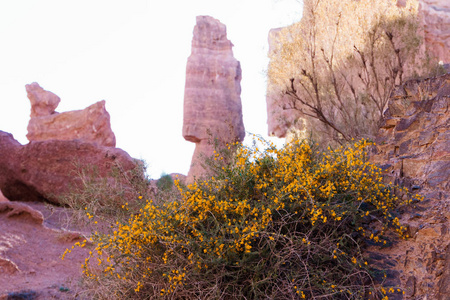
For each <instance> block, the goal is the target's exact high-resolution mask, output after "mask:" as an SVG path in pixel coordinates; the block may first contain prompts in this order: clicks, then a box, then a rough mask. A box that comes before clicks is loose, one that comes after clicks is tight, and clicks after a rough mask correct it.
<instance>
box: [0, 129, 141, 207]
mask: <svg viewBox="0 0 450 300" xmlns="http://www.w3.org/2000/svg"><path fill="white" fill-rule="evenodd" d="M0 153H2V155H1V156H0V190H1V191H2V192H3V194H4V195H5V197H6V198H8V199H9V200H11V201H15V200H22V201H43V200H46V201H49V202H53V203H58V199H59V197H60V196H61V195H63V194H64V193H67V192H69V191H70V189H71V188H74V187H76V186H77V185H79V184H80V183H81V182H80V179H79V176H78V173H77V172H79V171H80V170H85V171H86V170H88V171H92V172H94V171H95V175H96V176H98V177H99V178H108V177H109V176H110V175H111V172H112V171H113V170H114V168H116V167H118V168H120V170H121V171H122V172H129V171H131V170H133V169H135V168H136V167H137V164H136V162H135V160H134V159H133V158H132V157H131V156H129V155H128V154H127V153H126V152H125V151H123V150H121V149H118V148H113V147H105V146H101V145H98V144H96V143H88V142H84V141H82V140H71V141H62V140H48V141H34V142H30V143H29V144H27V145H21V144H20V143H19V142H17V141H16V140H15V139H14V138H13V136H12V135H11V134H9V133H6V132H3V131H0Z"/></svg>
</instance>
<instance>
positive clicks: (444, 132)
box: [369, 74, 450, 299]
mask: <svg viewBox="0 0 450 300" xmlns="http://www.w3.org/2000/svg"><path fill="white" fill-rule="evenodd" d="M449 106H450V74H446V75H444V76H439V77H436V78H428V79H425V80H410V81H407V82H405V84H403V85H401V86H398V87H397V88H396V89H395V90H394V92H393V93H392V95H391V99H390V100H389V103H388V109H387V110H386V112H385V114H384V123H383V125H382V127H381V128H380V130H379V133H378V136H377V138H376V140H375V142H376V147H374V149H373V151H372V155H371V161H372V162H374V163H377V164H378V165H379V166H381V168H382V169H383V171H384V176H385V180H386V181H387V182H395V183H398V184H400V185H402V186H405V187H407V188H409V190H412V192H413V193H415V192H418V193H420V194H421V195H423V196H424V199H425V201H423V202H420V203H417V206H416V205H411V206H410V207H409V208H407V209H406V210H405V212H404V213H402V214H401V215H400V216H399V218H400V222H401V223H402V226H405V227H406V228H408V234H409V236H410V237H411V238H410V239H407V240H401V241H399V242H398V243H395V244H394V245H393V246H392V247H387V248H385V249H382V250H381V249H380V248H379V247H376V248H377V249H369V250H370V251H374V252H376V253H377V255H378V256H380V257H381V256H384V255H388V256H390V257H391V258H392V259H391V261H390V262H389V267H386V269H389V270H391V271H393V274H395V273H396V274H399V275H400V276H399V281H400V282H399V284H398V286H402V287H406V288H407V289H406V290H407V292H408V293H407V296H408V299H413V298H415V299H448V295H449V293H450V268H449V266H450V247H449V241H450V231H448V230H447V228H448V224H449V221H448V220H449V219H450V122H449V121H450V111H449V109H448V108H449ZM443 228H445V230H443ZM436 253H440V254H441V255H440V257H439V258H437V257H436V255H435V254H436ZM380 254H381V255H380ZM424 261H425V262H427V263H426V264H423V263H422V262H424ZM394 262H395V265H394ZM377 264H378V266H380V267H381V268H384V267H385V266H383V265H382V264H379V262H377ZM430 266H433V269H432V270H431V269H430ZM411 282H413V283H415V287H414V286H413V285H412V284H411ZM408 290H409V291H408ZM413 296H414V297H413Z"/></svg>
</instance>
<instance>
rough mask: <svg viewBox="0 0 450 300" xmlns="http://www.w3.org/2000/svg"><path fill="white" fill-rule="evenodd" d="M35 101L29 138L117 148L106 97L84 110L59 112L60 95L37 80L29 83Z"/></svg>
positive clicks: (30, 92) (32, 103)
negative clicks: (90, 143) (106, 106)
mask: <svg viewBox="0 0 450 300" xmlns="http://www.w3.org/2000/svg"><path fill="white" fill-rule="evenodd" d="M25 87H26V90H27V95H28V99H29V100H30V103H31V115H30V121H29V123H28V134H27V138H28V140H29V141H46V140H74V139H79V140H83V141H86V142H92V143H98V144H99V145H102V146H108V147H115V145H116V138H115V135H114V133H113V131H112V130H111V123H110V116H109V113H108V112H107V111H106V108H105V100H102V101H99V102H97V103H95V104H92V105H91V106H89V107H87V108H85V109H83V110H75V111H69V112H63V113H58V112H56V111H55V109H56V107H57V106H58V104H59V102H60V98H59V97H58V96H56V95H55V94H53V93H52V92H49V91H46V90H44V89H43V88H41V87H40V86H39V84H37V83H36V82H34V83H32V84H28V85H26V86H25Z"/></svg>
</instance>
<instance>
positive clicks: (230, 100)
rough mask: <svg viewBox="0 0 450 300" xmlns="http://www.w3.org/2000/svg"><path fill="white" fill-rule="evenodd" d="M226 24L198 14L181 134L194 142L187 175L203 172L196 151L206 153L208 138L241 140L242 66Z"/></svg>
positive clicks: (228, 140) (208, 151) (242, 130)
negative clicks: (194, 146)
mask: <svg viewBox="0 0 450 300" xmlns="http://www.w3.org/2000/svg"><path fill="white" fill-rule="evenodd" d="M232 46H233V44H232V43H231V42H230V41H229V40H228V39H227V33H226V27H225V25H224V24H222V23H220V22H219V21H218V20H216V19H214V18H212V17H209V16H198V17H197V24H196V26H195V28H194V37H193V39H192V51H191V55H190V56H189V58H188V61H187V66H186V85H185V92H184V120H183V137H184V138H185V139H186V140H187V141H190V142H194V143H196V150H195V153H194V156H193V159H192V166H191V169H190V171H189V174H188V177H189V178H193V177H194V176H197V177H198V176H200V175H201V174H202V172H204V170H203V168H201V167H200V166H199V163H198V154H199V153H203V154H209V153H211V152H212V146H211V145H208V143H207V141H208V140H209V139H210V138H211V137H212V138H218V139H219V140H221V141H226V142H234V141H242V140H243V139H244V136H245V130H244V124H243V121H242V105H241V98H240V94H241V86H240V81H241V67H240V64H239V61H237V60H236V59H235V58H234V56H233V51H232Z"/></svg>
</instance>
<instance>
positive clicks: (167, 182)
mask: <svg viewBox="0 0 450 300" xmlns="http://www.w3.org/2000/svg"><path fill="white" fill-rule="evenodd" d="M156 187H157V188H158V189H159V190H162V191H167V190H170V189H172V187H174V183H173V180H172V177H171V176H170V175H169V174H162V175H161V178H159V179H158V181H157V182H156Z"/></svg>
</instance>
